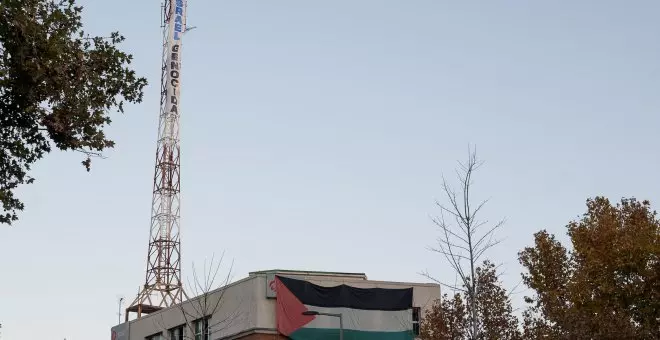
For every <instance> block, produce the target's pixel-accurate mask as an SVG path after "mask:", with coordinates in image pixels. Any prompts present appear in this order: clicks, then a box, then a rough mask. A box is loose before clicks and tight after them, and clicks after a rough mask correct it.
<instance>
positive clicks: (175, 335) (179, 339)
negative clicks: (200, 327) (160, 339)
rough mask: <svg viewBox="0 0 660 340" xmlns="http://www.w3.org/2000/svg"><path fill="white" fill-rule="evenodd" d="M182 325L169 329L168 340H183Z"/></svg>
mask: <svg viewBox="0 0 660 340" xmlns="http://www.w3.org/2000/svg"><path fill="white" fill-rule="evenodd" d="M183 326H184V325H181V326H179V327H175V328H172V329H170V332H169V333H170V339H169V340H183V328H184V327H183Z"/></svg>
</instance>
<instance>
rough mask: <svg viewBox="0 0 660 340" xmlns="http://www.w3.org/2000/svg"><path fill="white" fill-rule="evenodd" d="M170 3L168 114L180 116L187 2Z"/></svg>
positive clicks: (166, 106)
mask: <svg viewBox="0 0 660 340" xmlns="http://www.w3.org/2000/svg"><path fill="white" fill-rule="evenodd" d="M168 1H170V22H169V23H168V31H169V32H168V39H167V51H168V53H167V62H166V63H165V71H166V72H167V74H166V77H165V78H166V80H167V81H166V85H165V88H166V90H167V99H166V100H165V113H166V114H176V115H178V114H179V96H180V91H181V81H180V78H181V40H182V38H183V33H184V32H185V31H186V1H185V0H168Z"/></svg>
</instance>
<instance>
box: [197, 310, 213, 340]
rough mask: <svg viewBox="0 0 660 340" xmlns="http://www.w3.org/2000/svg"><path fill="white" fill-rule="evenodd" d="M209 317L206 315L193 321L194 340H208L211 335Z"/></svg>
mask: <svg viewBox="0 0 660 340" xmlns="http://www.w3.org/2000/svg"><path fill="white" fill-rule="evenodd" d="M209 319H210V317H208V316H207V317H205V318H203V319H199V320H196V321H195V340H209V338H210V335H211V332H210V330H209Z"/></svg>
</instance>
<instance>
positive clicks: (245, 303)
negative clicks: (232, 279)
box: [129, 278, 258, 340]
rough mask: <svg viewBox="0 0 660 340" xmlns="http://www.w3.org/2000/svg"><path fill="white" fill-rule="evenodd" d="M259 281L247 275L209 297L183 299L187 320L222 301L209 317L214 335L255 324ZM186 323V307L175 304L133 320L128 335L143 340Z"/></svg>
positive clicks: (236, 330)
mask: <svg viewBox="0 0 660 340" xmlns="http://www.w3.org/2000/svg"><path fill="white" fill-rule="evenodd" d="M257 281H258V280H255V278H247V279H245V280H241V281H238V282H236V283H233V284H231V285H230V286H228V287H227V288H226V290H216V291H215V292H213V293H212V294H209V295H207V299H206V301H204V300H202V299H199V298H197V299H193V300H191V301H187V302H185V303H183V305H182V307H183V308H184V310H185V312H186V315H188V321H189V322H191V321H193V319H196V318H202V317H204V316H205V315H203V314H206V313H205V311H206V312H209V311H211V310H212V309H213V308H214V306H215V305H216V304H217V303H219V305H218V308H217V310H216V312H215V313H214V314H213V315H212V317H211V320H210V321H209V325H211V331H212V338H213V339H216V338H221V337H225V336H227V335H231V334H236V333H240V332H242V331H244V330H246V329H251V328H254V327H256V315H257V304H256V299H255V298H256V297H257V296H258V295H257V294H256V292H255V290H257V289H258V288H257ZM218 301H219V302H218ZM205 306H206V307H205ZM185 323H186V317H184V313H183V311H182V310H181V309H180V308H179V307H178V306H175V307H172V308H169V309H166V310H162V311H160V312H157V313H153V314H151V315H147V316H144V317H142V318H140V319H138V320H133V321H130V324H129V334H130V338H129V339H130V340H143V339H144V338H145V337H147V336H150V335H153V334H156V333H158V332H163V335H167V331H168V330H169V329H171V328H174V327H177V326H180V325H183V324H185ZM186 328H187V329H186V332H187V333H186V334H189V333H188V332H190V329H189V328H190V326H187V327H186Z"/></svg>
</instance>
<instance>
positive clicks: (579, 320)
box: [420, 155, 660, 340]
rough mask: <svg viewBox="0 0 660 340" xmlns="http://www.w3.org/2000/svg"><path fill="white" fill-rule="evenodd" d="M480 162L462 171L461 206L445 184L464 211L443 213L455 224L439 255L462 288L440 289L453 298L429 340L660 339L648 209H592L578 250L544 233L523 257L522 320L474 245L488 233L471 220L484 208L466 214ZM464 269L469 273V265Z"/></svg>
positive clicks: (637, 205)
mask: <svg viewBox="0 0 660 340" xmlns="http://www.w3.org/2000/svg"><path fill="white" fill-rule="evenodd" d="M475 161H476V157H473V156H472V155H471V156H470V161H469V162H468V163H467V166H465V167H461V169H465V170H470V171H469V172H468V175H469V176H467V180H465V178H466V177H465V176H462V177H460V178H462V179H463V180H462V181H461V182H460V183H461V185H462V187H461V190H460V191H459V192H461V193H462V199H458V200H456V199H455V194H454V191H453V190H451V189H448V188H447V185H446V182H445V186H444V188H445V192H446V193H447V194H448V196H449V201H450V207H453V208H455V209H451V208H450V209H447V208H445V207H444V206H441V210H442V211H443V212H445V213H446V214H449V215H450V216H452V217H454V218H455V220H456V223H455V224H454V225H451V226H450V224H448V223H445V220H444V218H441V219H439V220H438V219H436V220H435V222H436V224H437V225H438V226H439V227H440V230H441V237H440V238H439V247H436V248H433V250H434V251H436V252H438V253H440V254H442V255H443V256H444V258H445V259H446V260H448V261H449V263H450V265H451V266H452V268H454V269H455V271H456V272H457V277H459V284H458V285H449V284H446V283H443V282H441V283H442V284H443V286H444V287H445V288H449V289H450V290H451V291H452V294H447V293H445V294H443V296H442V299H441V300H440V301H436V303H435V304H434V306H433V307H432V308H431V309H430V310H429V311H428V312H427V313H426V315H425V316H424V318H423V320H422V322H421V327H420V338H421V339H424V340H517V339H532V340H535V339H539V340H540V339H544V340H547V339H551V340H569V339H570V340H593V339H605V340H606V339H613V340H614V339H617V340H618V339H640V340H643V339H660V221H659V220H658V218H657V216H656V212H655V211H653V210H652V208H651V205H650V203H649V202H648V201H641V202H640V201H638V200H636V199H633V198H630V199H626V198H624V199H622V200H621V201H620V202H619V203H618V204H615V205H613V204H612V203H610V201H609V200H608V199H606V198H604V197H596V198H593V199H589V200H587V212H586V213H585V214H584V215H583V216H582V218H581V219H579V220H577V221H572V222H570V223H569V224H568V225H567V227H566V229H567V235H568V237H569V239H570V242H571V244H570V246H565V245H562V244H561V242H559V241H558V240H557V239H556V237H555V236H554V235H551V234H549V233H548V232H547V231H545V230H542V231H539V232H537V233H536V234H534V245H533V246H530V247H527V248H525V249H523V250H522V251H521V252H520V253H519V254H518V259H519V261H520V263H521V264H522V266H523V267H524V269H525V273H523V274H522V280H523V283H524V285H525V286H526V287H527V288H528V289H529V291H530V292H531V293H532V294H531V296H529V297H525V302H526V305H527V306H526V308H525V309H524V311H523V313H522V317H521V320H520V321H519V320H518V318H517V317H516V316H515V314H514V311H513V308H512V304H511V301H510V299H509V294H508V292H507V290H506V289H505V288H504V287H503V286H502V284H501V282H500V281H499V280H498V274H497V270H496V266H495V265H494V264H493V263H491V262H490V261H489V260H487V259H485V260H483V261H482V262H480V263H477V262H476V261H474V260H475V257H474V256H472V255H473V254H474V253H475V249H474V247H473V246H474V245H475V242H473V240H475V241H476V240H480V239H481V237H479V235H477V233H476V232H474V229H475V228H474V227H475V226H479V225H480V224H479V223H478V222H476V220H474V214H470V213H469V212H470V211H473V212H474V211H475V210H476V211H478V210H479V207H481V206H482V204H479V205H477V208H476V209H471V208H470V207H466V206H465V205H469V204H470V201H469V199H468V198H469V188H470V184H471V181H470V177H471V175H472V171H471V169H472V170H474V168H472V167H470V165H471V164H472V165H477V164H478V163H477V162H475ZM465 222H467V223H465ZM499 225H500V224H496V227H495V229H497V227H499ZM477 229H478V228H477ZM487 233H490V230H489V231H488V232H487ZM482 236H483V235H482ZM490 236H492V235H488V238H489V239H490ZM473 237H474V238H473ZM463 241H465V242H463ZM476 244H477V245H479V244H478V243H476ZM490 244H493V245H494V244H496V242H495V243H489V245H490ZM482 245H483V244H482ZM461 250H464V251H465V252H461ZM476 251H477V252H476V253H477V254H482V253H483V252H482V251H480V249H476ZM461 260H465V262H466V263H467V264H468V265H467V267H463V266H460V264H461ZM465 268H469V269H468V270H465ZM427 276H428V274H427Z"/></svg>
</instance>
